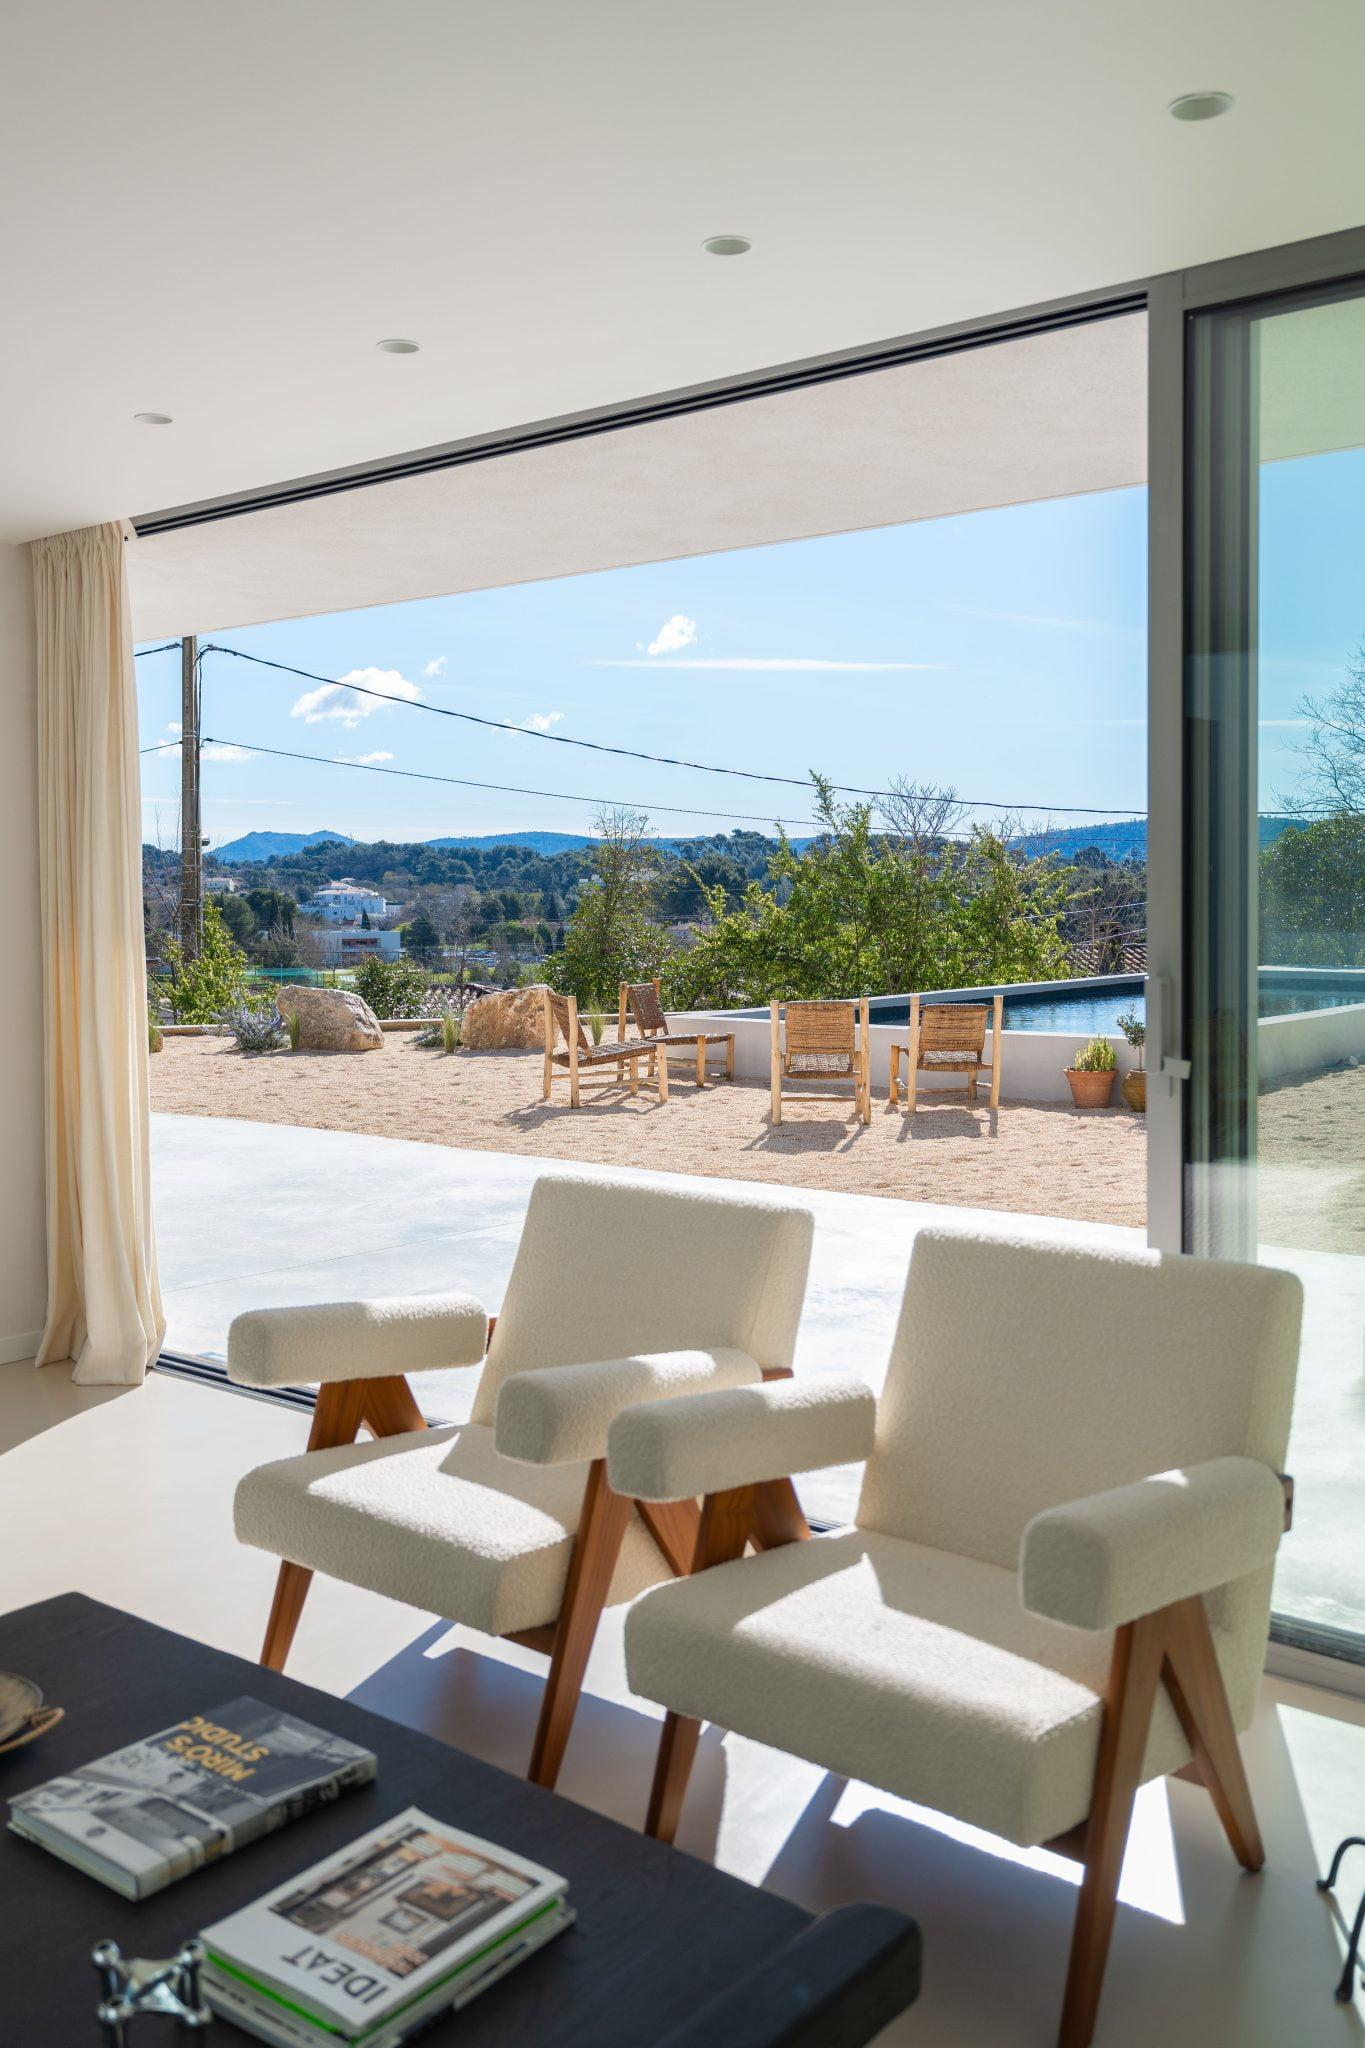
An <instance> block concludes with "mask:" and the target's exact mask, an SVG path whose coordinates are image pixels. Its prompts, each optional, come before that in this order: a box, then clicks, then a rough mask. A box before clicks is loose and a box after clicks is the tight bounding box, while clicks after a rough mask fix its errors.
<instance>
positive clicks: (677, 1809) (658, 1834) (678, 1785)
mask: <svg viewBox="0 0 1365 2048" xmlns="http://www.w3.org/2000/svg"><path fill="white" fill-rule="evenodd" d="M700 1735H701V1722H700V1721H692V1720H689V1719H687V1717H686V1716H685V1715H683V1714H665V1716H664V1732H663V1734H662V1736H661V1737H660V1739H659V1755H658V1760H657V1762H656V1763H655V1766H654V1782H653V1784H652V1785H651V1786H650V1788H649V1812H648V1813H647V1814H646V1816H645V1833H646V1834H647V1835H653V1837H654V1839H655V1841H656V1842H671V1841H672V1840H673V1838H674V1836H675V1835H676V1834H677V1832H678V1822H679V1821H680V1820H681V1818H682V1805H683V1800H684V1799H685V1798H686V1796H687V1781H688V1779H689V1778H690V1777H691V1775H692V1763H693V1759H694V1758H695V1756H696V1754H697V1741H698V1738H699V1737H700Z"/></svg>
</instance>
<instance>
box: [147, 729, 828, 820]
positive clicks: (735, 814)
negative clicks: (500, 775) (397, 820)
mask: <svg viewBox="0 0 1365 2048" xmlns="http://www.w3.org/2000/svg"><path fill="white" fill-rule="evenodd" d="M203 744H204V745H205V746H206V747H209V746H213V747H241V748H243V750H244V751H246V752H249V753H252V754H271V755H274V757H275V758H276V759H277V760H280V761H311V762H312V764H313V765H314V767H321V768H355V769H359V770H360V771H361V772H362V773H363V774H366V775H397V776H399V777H401V778H402V780H404V781H405V782H445V783H449V784H451V785H452V787H454V788H456V789H492V790H497V791H498V792H499V793H500V794H501V795H503V796H538V797H545V798H547V799H549V800H551V801H552V802H555V803H567V804H597V805H598V806H599V807H601V806H605V807H606V808H607V809H609V810H636V809H640V808H643V809H647V810H651V811H670V812H674V813H676V814H677V815H679V816H681V817H691V818H732V819H737V820H738V821H739V822H741V823H744V824H751V825H798V826H800V827H802V829H804V830H808V831H811V832H823V831H824V830H825V829H826V827H825V826H823V825H820V824H817V823H816V821H815V820H814V819H813V818H775V817H772V816H771V815H769V814H767V813H765V812H762V811H712V810H708V809H707V807H706V806H705V804H648V805H644V806H639V805H636V804H634V803H623V802H622V801H621V799H620V798H619V797H611V796H573V795H570V794H569V792H568V791H567V790H562V789H523V788H521V787H520V786H519V785H518V784H516V783H513V782H474V781H471V780H470V779H469V778H468V777H467V776H463V775H433V774H431V773H430V772H428V771H424V770H421V769H417V768H382V767H380V766H378V765H377V764H376V763H375V762H373V761H342V760H338V758H337V757H336V756H335V755H334V754H297V753H293V752H291V750H290V749H289V748H287V747H263V746H259V745H258V744H257V743H256V741H254V740H225V739H222V738H211V737H210V736H209V735H208V734H207V733H206V734H205V736H204V741H203ZM175 745H177V742H176V741H175V740H163V741H161V742H160V744H159V745H158V746H155V747H144V748H143V749H142V751H143V753H144V754H155V753H160V752H163V751H164V750H165V749H166V748H167V747H173V746H175Z"/></svg>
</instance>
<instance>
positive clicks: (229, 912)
mask: <svg viewBox="0 0 1365 2048" xmlns="http://www.w3.org/2000/svg"><path fill="white" fill-rule="evenodd" d="M213 900H214V902H215V904H216V905H217V907H218V913H219V915H220V917H221V918H222V920H223V923H224V924H225V925H226V926H227V928H228V930H229V932H231V934H232V936H233V938H234V939H235V940H236V941H237V944H238V945H239V946H246V945H249V944H250V942H251V940H252V939H254V938H255V936H256V913H255V911H254V910H253V909H252V908H251V905H250V904H249V903H248V901H247V899H246V897H245V896H227V895H224V896H215V897H214V899H213Z"/></svg>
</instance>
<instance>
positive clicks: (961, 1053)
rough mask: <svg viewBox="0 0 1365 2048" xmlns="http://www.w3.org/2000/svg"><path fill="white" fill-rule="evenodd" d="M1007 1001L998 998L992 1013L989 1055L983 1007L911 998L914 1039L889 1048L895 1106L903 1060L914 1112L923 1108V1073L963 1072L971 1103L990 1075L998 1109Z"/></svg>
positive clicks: (898, 1095) (912, 1033) (911, 1108)
mask: <svg viewBox="0 0 1365 2048" xmlns="http://www.w3.org/2000/svg"><path fill="white" fill-rule="evenodd" d="M1004 1010H1005V998H1004V997H1003V996H996V998H995V1000H994V1003H993V1005H992V1008H991V1011H990V1017H991V1056H990V1059H989V1060H987V1059H986V1056H985V1053H986V1017H987V1010H986V1005H985V1004H984V1003H926V1004H924V1005H923V1007H921V1005H920V999H919V997H918V996H911V998H910V1040H909V1043H908V1044H907V1045H898V1044H893V1045H892V1047H891V1090H890V1099H891V1103H892V1105H893V1107H894V1105H895V1104H896V1103H898V1102H899V1101H900V1098H901V1078H900V1071H901V1061H902V1060H904V1061H905V1068H906V1080H905V1086H906V1093H907V1095H908V1097H909V1108H910V1111H911V1114H912V1115H913V1113H914V1111H915V1110H916V1109H917V1108H918V1107H919V1104H918V1099H917V1098H918V1094H919V1077H920V1075H921V1074H960V1075H961V1076H962V1078H963V1080H964V1081H965V1082H966V1085H967V1100H968V1102H975V1101H976V1087H977V1083H978V1081H979V1080H980V1079H981V1076H982V1073H983V1072H989V1074H990V1077H991V1108H992V1109H999V1107H1000V1054H1001V1043H1000V1033H1001V1030H1002V1020H1003V1017H1004Z"/></svg>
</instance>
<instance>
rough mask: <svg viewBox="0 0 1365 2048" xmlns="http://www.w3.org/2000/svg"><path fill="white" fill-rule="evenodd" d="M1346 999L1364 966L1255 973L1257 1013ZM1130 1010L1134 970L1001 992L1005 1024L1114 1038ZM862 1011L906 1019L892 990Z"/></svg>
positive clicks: (1363, 987)
mask: <svg viewBox="0 0 1365 2048" xmlns="http://www.w3.org/2000/svg"><path fill="white" fill-rule="evenodd" d="M992 993H993V991H986V992H984V993H983V991H981V990H979V989H974V990H964V991H963V993H962V994H961V995H960V996H951V997H947V998H939V1000H946V1001H950V1002H977V1003H979V1002H982V1001H985V1002H989V1001H990V997H991V994H992ZM1348 1003H1365V970H1362V969H1351V968H1343V969H1342V970H1341V971H1340V973H1332V972H1330V971H1327V970H1318V971H1315V972H1312V973H1307V974H1302V975H1298V974H1294V973H1292V972H1290V971H1288V970H1285V969H1279V970H1272V971H1270V972H1268V973H1263V974H1262V976H1261V982H1260V1005H1259V1007H1260V1014H1261V1016H1263V1017H1292V1016H1298V1015H1301V1014H1302V1013H1303V1012H1305V1011H1308V1010H1337V1009H1341V1008H1342V1007H1344V1006H1345V1005H1346V1004H1348ZM1134 1012H1136V1014H1137V1015H1138V1016H1139V1017H1140V1018H1142V1019H1143V1020H1144V1021H1145V1019H1146V1015H1147V1005H1146V998H1145V992H1144V987H1143V983H1142V982H1141V981H1140V980H1139V979H1138V978H1137V977H1136V976H1134V978H1133V979H1132V980H1131V981H1111V982H1110V983H1109V984H1108V985H1107V986H1106V987H1104V988H1092V989H1075V990H1069V989H1068V988H1067V987H1066V984H1065V983H1059V984H1057V985H1056V986H1055V987H1054V988H1052V989H1048V990H1040V991H1038V992H1036V993H1031V994H1028V995H1017V996H1012V995H1007V996H1006V997H1005V1029H1006V1030H1007V1031H1059V1032H1067V1033H1072V1034H1075V1035H1077V1036H1079V1035H1080V1034H1081V1033H1084V1034H1085V1035H1086V1036H1087V1037H1091V1038H1093V1037H1106V1038H1118V1037H1121V1036H1122V1032H1121V1030H1120V1028H1119V1021H1118V1020H1119V1018H1120V1017H1121V1016H1124V1015H1132V1014H1133V1013H1134ZM868 1015H869V1017H870V1020H871V1022H872V1023H874V1024H908V1023H909V1021H910V1005H909V1003H908V1002H906V1001H904V1000H902V999H901V998H899V997H896V996H874V997H873V999H872V1002H871V1003H870V1005H869V1007H868Z"/></svg>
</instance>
